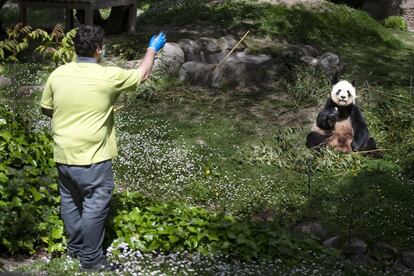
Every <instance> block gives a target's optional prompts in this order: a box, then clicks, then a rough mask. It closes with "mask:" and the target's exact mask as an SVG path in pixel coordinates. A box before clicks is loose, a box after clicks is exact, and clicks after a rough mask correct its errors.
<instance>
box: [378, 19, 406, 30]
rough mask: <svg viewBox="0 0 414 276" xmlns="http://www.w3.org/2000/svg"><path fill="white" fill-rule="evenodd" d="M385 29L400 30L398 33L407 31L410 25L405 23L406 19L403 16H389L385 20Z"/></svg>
mask: <svg viewBox="0 0 414 276" xmlns="http://www.w3.org/2000/svg"><path fill="white" fill-rule="evenodd" d="M383 24H384V27H385V28H388V29H393V30H398V31H407V30H408V25H407V22H406V21H405V18H404V17H402V16H396V15H393V16H389V17H387V18H386V19H385V20H384V23H383Z"/></svg>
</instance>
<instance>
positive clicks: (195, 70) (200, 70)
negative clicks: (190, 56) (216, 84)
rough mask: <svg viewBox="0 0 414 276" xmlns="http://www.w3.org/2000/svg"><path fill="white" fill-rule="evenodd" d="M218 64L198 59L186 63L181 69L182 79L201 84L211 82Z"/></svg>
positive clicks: (204, 84) (205, 84)
mask: <svg viewBox="0 0 414 276" xmlns="http://www.w3.org/2000/svg"><path fill="white" fill-rule="evenodd" d="M215 67H216V65H214V64H207V63H202V62H196V61H189V62H186V63H184V64H183V65H182V66H181V68H180V70H179V77H180V80H182V81H187V82H190V83H193V84H197V85H201V86H209V85H210V84H211V79H212V73H213V70H214V68H215Z"/></svg>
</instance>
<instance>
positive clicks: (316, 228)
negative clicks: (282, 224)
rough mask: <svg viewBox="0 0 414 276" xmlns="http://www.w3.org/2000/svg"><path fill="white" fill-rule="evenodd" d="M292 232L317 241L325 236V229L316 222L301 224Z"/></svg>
mask: <svg viewBox="0 0 414 276" xmlns="http://www.w3.org/2000/svg"><path fill="white" fill-rule="evenodd" d="M294 232H296V233H301V234H306V235H310V236H312V237H316V238H318V239H323V238H325V236H326V231H325V229H324V228H323V226H322V224H320V223H318V222H301V223H299V224H298V225H296V226H295V228H294Z"/></svg>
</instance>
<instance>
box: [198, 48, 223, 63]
mask: <svg viewBox="0 0 414 276" xmlns="http://www.w3.org/2000/svg"><path fill="white" fill-rule="evenodd" d="M228 53H229V51H228V50H223V51H221V52H215V53H210V52H205V51H201V52H200V60H201V62H205V63H210V64H218V63H220V62H221V61H222V60H223V59H224V58H225V57H226V56H227V54H228Z"/></svg>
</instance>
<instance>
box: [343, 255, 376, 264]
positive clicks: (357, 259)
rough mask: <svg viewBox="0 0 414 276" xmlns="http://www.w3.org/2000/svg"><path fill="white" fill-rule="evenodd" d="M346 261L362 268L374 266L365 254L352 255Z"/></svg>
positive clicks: (373, 261) (372, 260) (373, 262)
mask: <svg viewBox="0 0 414 276" xmlns="http://www.w3.org/2000/svg"><path fill="white" fill-rule="evenodd" d="M348 260H350V261H351V262H353V263H354V264H358V265H363V266H373V265H375V264H376V261H375V260H374V259H372V258H371V257H368V256H367V255H365V254H354V255H351V256H350V257H349V258H348Z"/></svg>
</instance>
